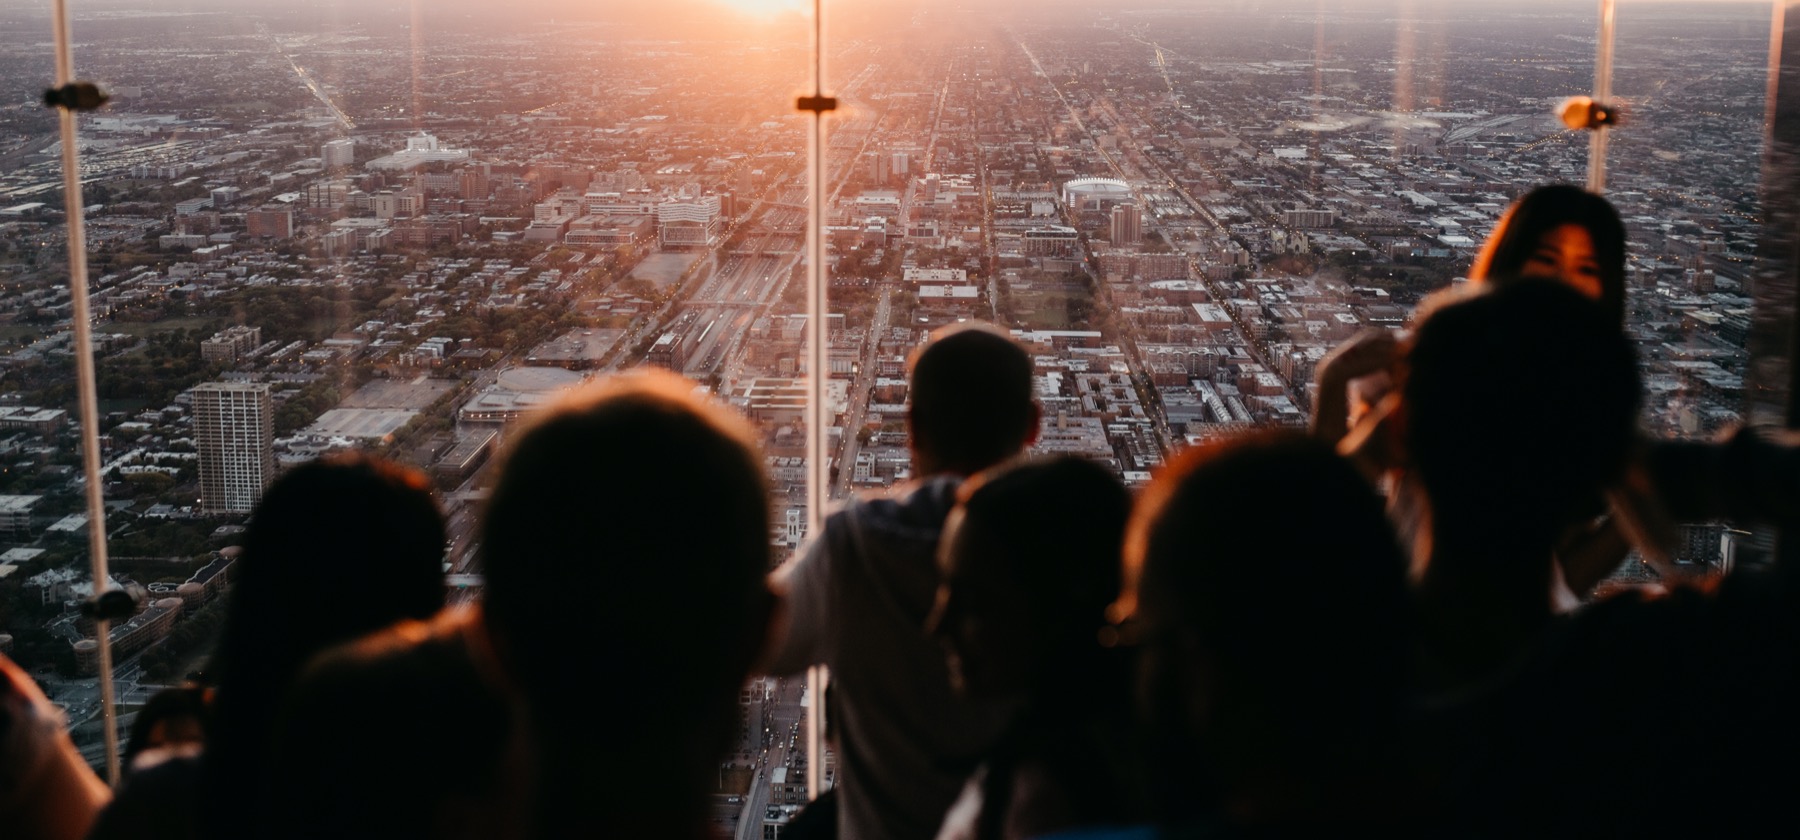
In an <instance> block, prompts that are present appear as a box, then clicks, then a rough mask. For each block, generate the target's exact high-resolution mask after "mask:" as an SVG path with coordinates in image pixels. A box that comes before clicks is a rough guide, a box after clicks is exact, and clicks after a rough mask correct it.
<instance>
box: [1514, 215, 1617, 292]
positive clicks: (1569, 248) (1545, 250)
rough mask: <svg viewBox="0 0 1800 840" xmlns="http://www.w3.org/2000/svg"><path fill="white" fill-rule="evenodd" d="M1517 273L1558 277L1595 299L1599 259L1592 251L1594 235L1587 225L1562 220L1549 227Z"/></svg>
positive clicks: (1597, 285)
mask: <svg viewBox="0 0 1800 840" xmlns="http://www.w3.org/2000/svg"><path fill="white" fill-rule="evenodd" d="M1519 276H1521V277H1536V278H1540V279H1545V280H1561V281H1562V282H1564V283H1567V284H1569V286H1571V287H1573V288H1574V289H1575V291H1578V292H1580V293H1582V294H1584V295H1586V296H1588V297H1589V298H1592V299H1594V300H1599V299H1600V296H1601V294H1602V293H1603V291H1604V289H1603V287H1602V286H1601V281H1600V259H1599V256H1598V255H1597V254H1595V253H1594V237H1593V235H1591V234H1589V233H1588V232H1587V228H1584V227H1582V226H1581V225H1577V224H1573V223H1571V224H1566V225H1560V226H1558V227H1554V228H1551V229H1550V230H1549V231H1548V232H1547V233H1545V234H1544V237H1543V238H1542V239H1539V240H1538V245H1537V248H1536V249H1535V250H1533V251H1532V252H1531V256H1529V257H1527V258H1526V259H1525V265H1524V266H1522V267H1520V269H1519Z"/></svg>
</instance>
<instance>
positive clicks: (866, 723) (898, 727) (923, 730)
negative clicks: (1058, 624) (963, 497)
mask: <svg viewBox="0 0 1800 840" xmlns="http://www.w3.org/2000/svg"><path fill="white" fill-rule="evenodd" d="M960 481H961V479H960V478H957V477H953V476H941V477H937V478H933V479H928V480H926V481H924V482H922V483H920V484H918V485H915V486H913V487H912V488H911V489H910V490H909V491H903V492H902V493H901V494H897V495H895V496H893V497H889V498H880V499H870V500H856V501H852V502H850V503H849V504H847V505H846V506H845V507H844V508H843V509H842V510H840V511H838V512H837V513H834V514H832V515H831V516H829V517H827V518H826V520H825V527H824V533H823V535H822V536H821V537H820V538H818V539H814V540H812V541H811V542H809V543H808V544H807V545H806V546H805V547H804V548H803V549H802V551H801V553H800V555H799V556H798V557H796V558H795V559H794V560H793V561H792V562H790V563H788V564H787V565H786V566H784V567H782V568H781V570H780V571H778V572H776V580H777V582H778V583H777V585H778V587H780V588H781V589H785V591H786V592H787V596H786V599H787V610H788V616H789V623H788V629H787V634H786V637H785V638H783V639H780V640H778V641H777V645H776V650H775V653H774V655H773V659H772V662H771V663H770V665H769V671H770V673H773V674H794V673H798V672H800V671H802V670H804V669H805V668H807V667H808V666H810V665H825V666H828V667H829V668H830V669H831V685H832V694H833V700H832V705H831V707H830V709H829V710H828V711H829V713H830V714H831V716H832V721H833V723H832V726H833V727H834V731H835V733H836V739H837V743H836V745H835V746H836V750H837V755H838V766H839V773H838V789H839V793H838V796H839V797H840V800H839V809H838V815H839V816H838V830H839V836H841V837H842V838H844V840H932V838H934V837H935V836H936V835H937V830H938V826H939V825H940V824H941V823H942V822H943V820H944V813H945V811H947V810H949V808H950V805H951V803H952V802H954V801H955V800H956V797H957V795H958V794H959V793H960V792H961V790H962V784H963V780H964V779H966V778H967V777H968V775H969V774H970V773H971V772H973V771H974V770H975V768H976V766H977V765H979V763H980V762H981V760H982V758H983V757H984V756H985V754H986V753H987V751H988V749H989V748H990V747H991V746H992V745H993V743H994V741H995V739H996V738H998V737H999V735H1000V732H1001V730H1002V728H1003V727H1004V725H1005V721H1006V710H1005V709H1004V708H1003V707H1000V706H997V705H992V704H975V703H970V702H966V701H963V700H961V699H958V698H957V697H956V695H955V693H954V692H952V690H951V688H950V677H949V671H948V670H947V668H946V666H945V664H944V651H943V648H942V647H941V646H940V645H939V644H938V643H937V641H936V640H934V639H932V638H930V637H929V636H927V635H926V634H925V630H924V628H925V620H926V618H927V616H929V615H930V613H931V609H932V605H933V604H934V602H935V601H936V598H937V587H938V571H937V560H936V557H937V545H938V536H939V535H940V534H941V533H942V531H943V526H944V518H945V517H946V516H947V515H948V514H949V513H950V509H951V508H952V507H953V506H954V505H955V501H956V498H955V496H956V487H957V485H958V484H959V483H960Z"/></svg>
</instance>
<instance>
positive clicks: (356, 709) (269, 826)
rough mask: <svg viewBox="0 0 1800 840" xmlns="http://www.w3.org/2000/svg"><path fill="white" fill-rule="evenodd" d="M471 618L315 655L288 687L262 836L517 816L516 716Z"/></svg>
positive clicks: (390, 631) (472, 823)
mask: <svg viewBox="0 0 1800 840" xmlns="http://www.w3.org/2000/svg"><path fill="white" fill-rule="evenodd" d="M471 615H472V613H470V612H460V611H455V610H446V611H444V612H442V613H440V614H439V615H438V616H437V617H435V618H433V619H432V620H431V621H429V622H422V621H405V622H401V623H398V624H395V625H392V626H390V627H387V628H386V629H383V630H381V631H378V632H376V633H373V634H370V635H367V636H363V637H361V638H359V639H357V640H355V641H351V642H346V643H345V644H342V645H339V646H337V647H335V648H332V649H331V650H329V651H326V652H324V653H322V654H320V655H319V656H318V657H316V658H314V659H313V660H312V664H311V665H310V666H308V667H307V669H306V670H305V671H304V672H303V674H302V675H301V677H300V678H299V679H298V680H297V681H296V682H295V685H294V688H293V691H292V692H290V694H289V696H288V702H287V704H286V707H285V714H284V715H283V716H282V722H281V726H280V728H279V732H278V733H277V737H276V744H275V753H274V756H273V758H274V760H273V761H272V762H270V768H269V772H268V774H267V776H266V777H265V778H264V779H263V780H262V784H261V786H260V787H261V795H262V796H261V799H260V800H259V802H258V816H259V821H258V822H257V823H256V825H258V826H260V827H261V831H260V832H258V833H257V836H259V837H263V838H316V837H325V836H331V837H341V838H365V837H366V838H392V837H441V836H446V833H445V832H443V830H442V829H443V828H444V827H446V826H447V825H455V826H456V827H457V828H458V829H459V831H458V832H457V833H455V835H454V836H469V837H475V836H494V832H495V830H496V828H497V826H496V824H497V823H500V824H504V821H509V820H510V821H512V822H514V823H516V824H517V825H515V826H514V827H517V828H522V827H523V825H524V824H525V823H526V822H527V816H528V815H527V813H526V809H527V808H528V807H529V805H528V802H527V801H525V798H523V797H521V796H520V795H519V791H521V790H522V789H524V788H526V787H527V786H528V785H529V781H528V780H529V778H530V773H529V768H528V767H526V766H522V765H523V764H524V758H523V756H524V753H523V752H520V751H518V750H517V744H518V743H519V742H518V741H517V739H519V738H520V735H521V732H522V726H521V718H520V717H519V716H517V715H516V714H515V713H514V709H512V708H511V707H510V706H509V704H508V695H507V693H506V691H505V689H504V687H503V682H502V680H500V679H499V677H498V675H496V674H493V673H491V671H492V669H493V665H492V660H491V657H488V656H486V655H485V651H478V650H476V649H474V648H475V647H477V646H481V645H480V639H481V636H480V633H479V632H478V631H471V630H470V628H469V623H470V621H471ZM515 755H517V756H518V757H517V758H515V757H514V756H515ZM247 828H248V827H247V826H246V829H247ZM244 833H249V832H247V831H246V832H244ZM515 833H516V834H517V835H518V836H524V831H517V832H515Z"/></svg>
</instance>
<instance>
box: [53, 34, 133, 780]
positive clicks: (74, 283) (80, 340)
mask: <svg viewBox="0 0 1800 840" xmlns="http://www.w3.org/2000/svg"><path fill="white" fill-rule="evenodd" d="M55 2H56V5H55V8H54V10H53V15H54V17H53V25H54V26H55V33H56V86H57V87H59V88H60V87H62V86H64V85H67V84H69V83H70V82H73V81H75V59H74V56H73V55H72V54H71V53H72V48H71V47H70V45H69V9H68V3H67V2H66V0H55ZM57 110H58V116H59V117H60V119H61V120H62V166H63V212H64V213H65V214H66V215H67V216H68V222H69V301H70V303H71V305H72V307H73V309H74V317H75V346H74V347H73V348H70V349H72V350H73V351H74V354H75V377H76V385H77V388H78V390H79V392H80V398H81V468H82V475H83V476H84V477H85V478H86V479H87V514H88V556H89V558H90V559H91V567H92V572H93V577H94V595H95V596H96V597H97V596H99V595H100V593H102V592H104V591H106V580H107V571H106V502H105V499H104V498H103V497H102V495H101V486H100V432H99V427H100V410H99V401H98V398H97V394H96V388H95V384H94V339H93V335H94V330H93V324H92V321H91V319H92V316H91V315H90V314H89V310H88V279H87V278H88V269H87V225H86V224H85V221H84V220H83V218H82V215H81V207H82V204H81V157H80V153H79V149H78V148H77V146H76V142H75V131H76V124H75V110H74V109H73V108H70V107H63V108H59V109H57ZM110 628H111V622H109V621H107V620H105V619H98V620H96V621H95V622H94V641H95V642H96V643H97V644H98V645H99V655H100V709H101V717H102V719H103V720H104V721H105V724H106V727H105V728H106V735H105V737H106V778H107V780H108V781H110V782H112V783H113V784H115V785H116V784H118V782H119V733H118V729H117V726H116V721H117V720H118V718H117V711H116V708H115V703H114V699H113V674H112V646H111V644H110V640H109V639H108V632H109V631H110Z"/></svg>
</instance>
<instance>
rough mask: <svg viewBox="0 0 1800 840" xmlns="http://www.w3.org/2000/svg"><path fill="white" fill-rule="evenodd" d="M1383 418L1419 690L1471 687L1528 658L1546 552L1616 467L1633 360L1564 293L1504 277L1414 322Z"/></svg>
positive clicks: (1595, 316) (1538, 620)
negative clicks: (1393, 466) (1416, 596)
mask: <svg viewBox="0 0 1800 840" xmlns="http://www.w3.org/2000/svg"><path fill="white" fill-rule="evenodd" d="M1399 412H1400V419H1399V423H1398V428H1399V430H1400V438H1401V440H1400V449H1401V450H1402V451H1403V455H1402V456H1401V457H1402V460H1403V466H1404V470H1405V478H1404V479H1403V480H1402V482H1401V489H1400V491H1399V492H1401V493H1405V494H1411V499H1410V501H1413V502H1415V503H1416V502H1419V501H1420V500H1422V504H1421V505H1417V506H1418V507H1421V508H1422V509H1424V510H1425V511H1426V514H1425V519H1426V523H1427V524H1426V525H1425V531H1426V534H1427V536H1428V538H1427V539H1423V540H1420V541H1418V543H1417V546H1418V548H1419V552H1420V556H1417V557H1415V558H1414V564H1415V571H1416V578H1417V584H1418V590H1419V593H1420V596H1421V599H1422V600H1421V603H1422V605H1423V608H1424V617H1425V619H1426V623H1427V628H1428V633H1427V635H1426V642H1427V645H1428V651H1429V655H1428V660H1429V662H1430V666H1431V675H1430V680H1429V681H1430V682H1431V683H1433V684H1435V685H1437V686H1438V687H1451V686H1456V685H1459V684H1463V683H1466V682H1469V681H1474V680H1480V679H1482V678H1483V677H1485V676H1487V675H1490V674H1492V673H1494V672H1495V671H1496V670H1498V669H1504V668H1505V667H1507V666H1508V665H1509V664H1513V663H1516V662H1517V660H1518V659H1519V658H1520V657H1521V656H1523V655H1524V654H1526V653H1527V652H1528V651H1530V650H1531V648H1532V646H1533V645H1534V644H1535V642H1536V640H1537V639H1538V637H1539V635H1540V634H1541V633H1542V632H1543V630H1544V627H1545V624H1546V622H1547V621H1548V620H1549V618H1550V616H1551V615H1552V614H1553V612H1554V609H1553V602H1552V593H1553V592H1554V591H1556V590H1557V589H1558V588H1559V587H1561V586H1562V583H1561V577H1560V573H1559V572H1558V570H1557V568H1556V564H1555V562H1554V557H1555V552H1556V548H1557V546H1558V545H1559V544H1560V543H1561V542H1562V541H1563V539H1564V538H1565V537H1566V536H1567V535H1568V534H1569V533H1570V532H1571V530H1572V529H1574V528H1577V527H1579V526H1580V525H1582V524H1583V523H1584V522H1585V521H1586V520H1587V519H1588V518H1590V517H1591V516H1592V515H1593V513H1595V512H1596V511H1595V510H1594V509H1593V504H1594V502H1595V500H1597V499H1598V498H1599V497H1600V494H1601V492H1602V491H1603V490H1604V489H1605V488H1606V487H1607V486H1609V485H1610V484H1612V483H1613V482H1614V481H1616V480H1617V479H1618V477H1619V476H1620V475H1621V474H1622V473H1623V471H1624V468H1625V464H1626V458H1627V454H1628V452H1629V451H1630V447H1631V445H1632V435H1633V432H1634V429H1635V428H1636V422H1637V415H1638V379H1637V367H1636V359H1635V355H1634V354H1633V351H1632V349H1631V345H1630V343H1629V342H1627V341H1626V339H1625V336H1624V335H1623V334H1622V333H1621V332H1620V331H1619V329H1618V327H1617V326H1615V325H1613V324H1612V323H1611V322H1610V320H1609V316H1607V315H1606V314H1605V313H1604V311H1603V310H1601V309H1600V308H1599V307H1598V306H1596V305H1594V304H1593V303H1592V302H1591V301H1588V300H1586V299H1584V298H1583V296H1582V295H1580V294H1579V293H1576V292H1574V291H1573V290H1571V289H1570V288H1569V287H1567V286H1565V285H1563V284H1560V283H1550V282H1543V281H1523V280H1521V281H1514V282H1511V283H1507V284H1503V285H1498V286H1496V287H1495V288H1493V289H1492V290H1491V291H1489V292H1488V293H1486V294H1475V295H1473V296H1472V297H1470V298H1468V299H1466V300H1461V301H1457V302H1453V303H1450V304H1448V305H1445V306H1441V307H1439V308H1438V309H1436V310H1435V311H1433V312H1431V313H1430V314H1429V315H1428V316H1427V317H1426V318H1425V319H1424V321H1423V322H1422V323H1421V324H1420V325H1419V328H1418V331H1417V333H1416V335H1415V337H1414V339H1413V342H1412V345H1411V347H1410V349H1409V350H1408V352H1407V358H1406V373H1405V380H1404V384H1403V386H1402V390H1401V397H1400V401H1399Z"/></svg>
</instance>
